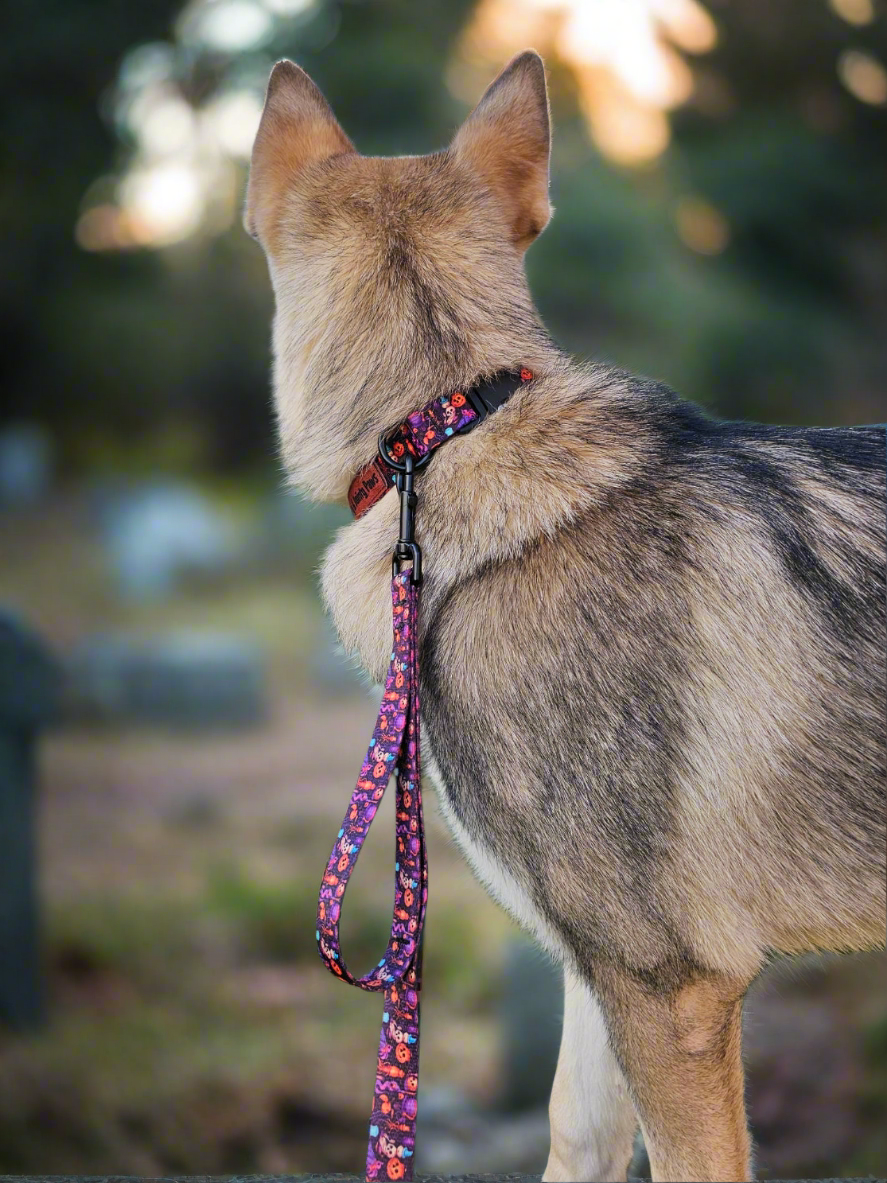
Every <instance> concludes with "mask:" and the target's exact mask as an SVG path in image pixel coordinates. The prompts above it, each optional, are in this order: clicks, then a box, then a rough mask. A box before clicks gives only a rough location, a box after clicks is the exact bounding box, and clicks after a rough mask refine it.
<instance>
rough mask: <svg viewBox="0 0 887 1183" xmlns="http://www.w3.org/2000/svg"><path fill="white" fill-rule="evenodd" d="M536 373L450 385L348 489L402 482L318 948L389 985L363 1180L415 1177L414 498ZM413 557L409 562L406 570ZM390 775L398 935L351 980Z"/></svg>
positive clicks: (363, 982) (419, 843) (340, 969)
mask: <svg viewBox="0 0 887 1183" xmlns="http://www.w3.org/2000/svg"><path fill="white" fill-rule="evenodd" d="M532 378H533V374H532V373H531V372H530V371H529V370H528V369H521V371H520V372H519V373H511V372H506V373H503V374H499V375H496V377H494V378H493V379H491V380H490V381H488V382H484V383H482V384H480V385H478V386H475V387H472V389H471V390H469V391H466V392H465V393H462V392H461V391H455V392H454V393H452V394H449V395H443V396H441V397H440V398H437V399H433V400H432V401H431V402H429V403H427V404H426V405H425V406H424V407H422V408H421V410H419V411H416V412H414V413H413V414H412V415H410V416H408V417H407V419H405V420H404V421H403V423H401V424H400V425H399V426H398V427H396V428H395V429H394V430H393V431H389V432H382V434H381V435H380V436H379V448H378V455H377V456H376V458H375V459H374V460H373V461H372V462H371V463H370V464H368V465H366V467H365V468H363V469H361V471H360V472H359V473H358V474H357V476H356V477H355V478H354V480H353V481H352V484H351V488H350V489H349V492H348V503H349V505H350V506H351V510H352V512H353V513H354V516H355V517H362V516H363V514H364V513H366V512H367V510H369V509H370V508H371V507H372V506H373V505H375V503H376V502H377V501H379V500H381V498H382V497H383V496H384V495H385V494H386V493H387V492H388V490H389V489H390V488H392V487H396V488H397V490H398V492H399V494H400V533H399V537H398V540H397V544H396V546H395V549H394V554H393V556H392V561H391V603H392V620H393V625H394V644H393V648H392V653H391V660H390V664H389V666H388V673H387V675H386V677H385V689H384V691H383V693H382V704H381V707H380V708H379V717H378V719H377V720H376V726H375V729H374V731H373V738H372V740H371V742H370V746H369V749H368V751H367V755H366V759H365V760H364V762H363V766H362V767H361V770H360V776H359V777H358V779H357V785H356V787H355V789H354V793H353V794H352V797H351V802H350V804H349V806H348V810H347V812H346V814H345V818H344V821H343V822H342V828H341V829H340V830H339V833H338V835H337V836H336V841H335V844H334V845H333V849H332V853H331V854H330V857H329V861H328V863H327V868H326V872H325V873H324V876H323V881H322V883H321V887H320V898H319V900H318V905H317V933H316V936H317V945H318V949H319V950H320V956H321V960H322V961H323V963H324V965H325V966H326V967H327V969H328V970H329V971H330V972H331V973H332V974H334V975H335V976H336V977H339V978H342V980H343V981H346V982H348V983H349V984H350V985H352V986H357V987H359V988H360V989H361V990H370V991H376V992H382V993H383V994H384V1003H383V1013H382V1030H381V1033H380V1036H379V1056H378V1061H377V1064H376V1084H375V1089H374V1092H373V1110H372V1116H371V1118H370V1131H369V1134H370V1136H369V1145H368V1148H367V1164H366V1178H367V1180H374V1181H375V1180H379V1179H388V1180H394V1181H395V1183H396V1181H397V1180H401V1179H403V1180H407V1181H409V1180H412V1178H413V1156H414V1154H415V1149H416V1114H417V1108H418V1106H417V1093H418V1089H419V991H420V987H421V977H422V930H423V926H424V923H425V908H426V905H427V902H428V866H427V861H426V852H425V827H424V822H423V817H422V791H421V765H420V756H419V746H420V745H419V652H418V613H419V592H420V588H421V586H422V579H423V572H422V551H421V548H420V547H419V544H418V543H417V542H416V538H415V509H416V505H417V502H418V498H417V496H416V492H415V489H414V487H413V483H414V477H415V474H416V472H417V471H418V470H419V469H420V468H422V467H423V466H424V465H425V464H427V463H428V461H429V460H430V459H431V455H432V453H433V451H434V449H435V448H437V447H439V446H440V445H441V444H443V443H445V442H446V441H447V440H448V439H450V438H451V437H453V436H454V435H458V434H463V435H464V434H465V433H466V432H467V431H470V430H472V429H473V428H474V427H476V426H477V425H478V423H481V422H483V420H484V419H486V418H487V416H488V415H490V414H492V413H493V411H495V410H498V408H499V407H500V406H502V404H503V403H504V402H506V401H507V400H508V399H509V398H510V397H511V396H512V394H514V392H515V390H517V389H518V388H519V387H520V385H521V384H523V383H527V382H530V381H532ZM406 562H409V563H410V564H411V565H410V567H409V568H407V569H406V570H403V571H401V569H400V568H401V564H402V563H406ZM392 774H395V775H396V778H397V789H396V799H395V804H396V813H395V838H396V850H397V858H396V861H395V864H394V915H393V917H392V921H391V935H390V937H389V939H388V947H387V949H386V950H385V955H384V957H383V958H382V959H381V960H380V961H379V963H378V965H376V966H375V967H374V968H373V969H371V970H370V972H369V973H367V974H365V975H364V976H363V977H355V975H354V974H352V973H351V971H350V970H349V969H348V967H347V965H346V964H345V960H344V958H343V957H342V954H341V950H340V948H339V917H340V915H341V909H342V897H343V896H344V894H345V888H346V887H347V885H348V880H349V878H350V877H351V872H352V871H353V870H354V867H355V864H356V862H357V857H358V855H359V854H360V849H361V846H362V845H363V842H364V839H365V838H366V836H367V833H368V832H369V828H370V825H371V823H372V820H373V818H374V817H375V815H376V811H377V809H378V807H379V802H380V801H381V800H382V797H383V795H384V793H385V789H386V787H387V785H388V782H389V780H390V778H391V776H392Z"/></svg>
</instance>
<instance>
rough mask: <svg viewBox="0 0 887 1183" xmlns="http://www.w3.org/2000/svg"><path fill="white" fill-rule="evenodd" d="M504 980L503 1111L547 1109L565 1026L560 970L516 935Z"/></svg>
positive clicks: (508, 953)
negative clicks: (545, 1107)
mask: <svg viewBox="0 0 887 1183" xmlns="http://www.w3.org/2000/svg"><path fill="white" fill-rule="evenodd" d="M504 982H505V986H504V994H503V997H502V1012H501V1013H502V1036H503V1064H502V1075H503V1082H502V1095H501V1098H500V1102H499V1104H500V1107H501V1108H502V1109H505V1110H507V1111H514V1110H521V1109H532V1108H535V1107H538V1106H547V1105H548V1099H549V1096H550V1094H551V1085H552V1082H553V1080H554V1070H555V1068H556V1067H557V1056H558V1050H559V1048H560V1038H561V1026H562V1024H563V1005H564V1002H563V996H564V987H563V977H562V974H561V970H560V968H559V967H558V966H556V965H555V964H554V963H553V962H552V961H551V960H550V959H549V957H548V956H547V955H546V954H545V953H543V952H542V950H541V949H540V948H539V946H538V945H535V944H533V943H532V942H531V941H530V940H528V939H527V938H525V937H515V938H514V939H513V940H512V941H511V942H510V943H509V946H508V949H507V951H506V955H505V967H504Z"/></svg>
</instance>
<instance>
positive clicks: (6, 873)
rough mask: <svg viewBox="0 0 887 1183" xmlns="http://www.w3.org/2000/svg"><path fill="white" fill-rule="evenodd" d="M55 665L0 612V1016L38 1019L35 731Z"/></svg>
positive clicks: (45, 715)
mask: <svg viewBox="0 0 887 1183" xmlns="http://www.w3.org/2000/svg"><path fill="white" fill-rule="evenodd" d="M57 691H58V670H57V668H56V665H55V662H54V661H53V660H52V658H51V657H50V655H49V653H48V652H47V651H46V649H45V648H44V646H43V645H42V644H41V643H40V641H39V640H38V639H37V638H36V637H35V636H34V635H33V634H32V633H30V632H28V631H27V630H26V629H25V628H23V627H22V626H21V625H20V624H19V623H18V622H17V621H16V620H15V619H14V618H12V617H11V616H7V615H5V614H0V1021H2V1022H4V1023H7V1024H8V1025H9V1026H11V1027H16V1028H23V1027H29V1026H34V1025H35V1024H37V1023H39V1022H40V1020H41V1019H42V1017H43V1011H44V1000H43V990H42V985H41V979H40V968H39V950H38V942H37V936H38V924H37V898H36V884H35V839H34V809H35V801H34V795H35V790H36V783H35V781H36V745H37V736H38V733H39V731H40V729H41V728H42V727H45V726H46V724H47V723H49V722H50V721H51V720H52V719H53V718H54V716H55V713H56V703H57Z"/></svg>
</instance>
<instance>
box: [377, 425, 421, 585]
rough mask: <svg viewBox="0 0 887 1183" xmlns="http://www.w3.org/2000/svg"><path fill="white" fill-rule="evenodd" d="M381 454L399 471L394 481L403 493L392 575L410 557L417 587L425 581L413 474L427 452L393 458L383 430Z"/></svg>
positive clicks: (413, 580) (392, 559)
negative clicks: (417, 534)
mask: <svg viewBox="0 0 887 1183" xmlns="http://www.w3.org/2000/svg"><path fill="white" fill-rule="evenodd" d="M379 455H380V456H381V457H382V459H383V460H385V461H386V463H387V464H389V465H391V467H392V468H393V469H394V470H395V472H396V473H397V475H396V477H395V482H394V484H395V488H396V489H397V491H398V493H399V494H400V537H399V538H398V540H397V545H396V546H395V548H394V554H393V555H392V556H391V575H392V578H393V577H394V576H395V575H399V574H400V564H401V563H405V562H410V561H411V562H412V564H413V567H412V571H411V572H410V579H411V582H412V583H414V584H415V585H416V586H417V587H418V586H419V585H420V584H421V583H422V548H421V547H420V546H419V544H418V542H417V541H416V534H415V525H416V523H415V516H414V513H415V509H416V505H417V504H418V501H419V498H418V497H417V496H416V493H415V490H414V489H413V477H414V475H415V472H416V469H417V468H421V466H422V464H423V463H427V462H428V456H427V455H426V456H423V457H422V459H421V460H419V461H417V460H416V457H415V456H413V455H412V454H411V453H410V452H407V453H406V455H405V456H404V458H403V461H402V462H401V461H397V460H392V459H391V457H390V456H389V454H388V446H387V442H386V440H385V437H384V434H383V435H381V436H379Z"/></svg>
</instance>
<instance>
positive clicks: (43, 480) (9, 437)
mask: <svg viewBox="0 0 887 1183" xmlns="http://www.w3.org/2000/svg"><path fill="white" fill-rule="evenodd" d="M51 453H52V449H51V447H50V442H49V437H48V436H47V434H46V432H44V431H41V429H40V428H39V427H36V426H33V425H31V424H28V423H21V424H15V425H13V426H10V427H7V428H6V429H5V430H4V431H2V432H0V507H2V506H16V505H32V504H33V503H34V502H35V501H39V500H40V498H41V497H43V496H45V494H46V493H47V492H48V491H49V486H50V482H51V479H52V455H51Z"/></svg>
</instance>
